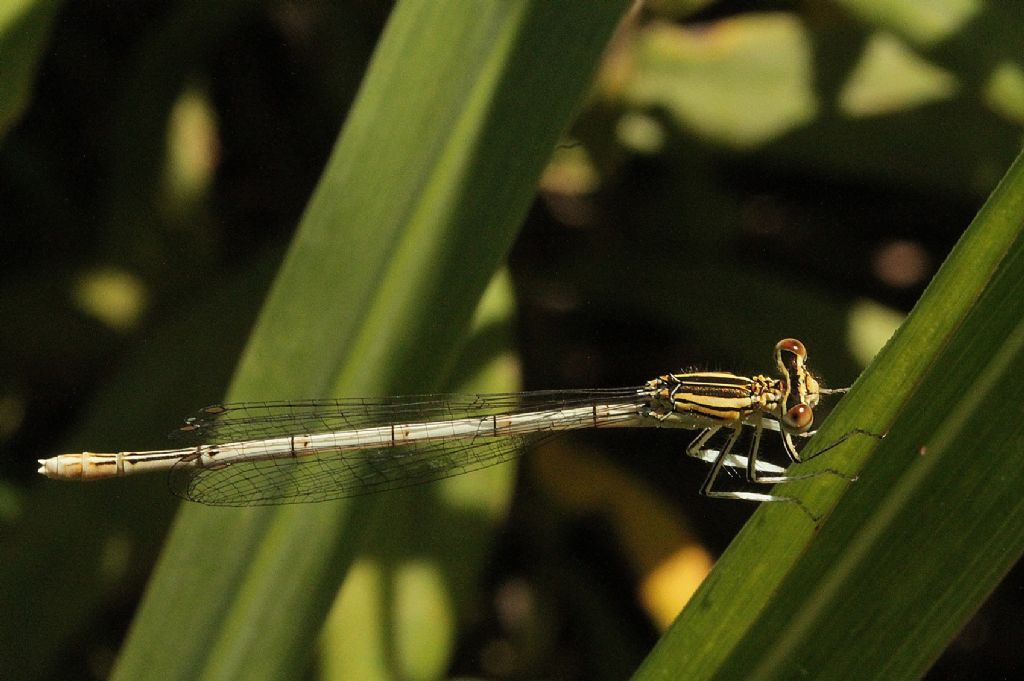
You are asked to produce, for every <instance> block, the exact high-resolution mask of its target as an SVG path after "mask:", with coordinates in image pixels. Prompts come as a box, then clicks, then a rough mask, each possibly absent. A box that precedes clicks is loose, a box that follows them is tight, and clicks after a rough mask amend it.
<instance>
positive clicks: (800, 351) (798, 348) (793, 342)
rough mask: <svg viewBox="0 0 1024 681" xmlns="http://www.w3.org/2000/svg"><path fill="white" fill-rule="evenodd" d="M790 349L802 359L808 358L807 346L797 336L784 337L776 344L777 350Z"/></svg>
mask: <svg viewBox="0 0 1024 681" xmlns="http://www.w3.org/2000/svg"><path fill="white" fill-rule="evenodd" d="M780 350H788V351H789V352H792V353H793V354H794V355H796V356H797V357H799V358H800V359H807V348H805V347H804V344H803V343H801V342H800V341H798V340H797V339H796V338H783V339H782V340H780V341H779V342H778V343H776V344H775V351H776V352H778V351H780Z"/></svg>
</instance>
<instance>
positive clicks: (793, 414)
mask: <svg viewBox="0 0 1024 681" xmlns="http://www.w3.org/2000/svg"><path fill="white" fill-rule="evenodd" d="M813 422H814V412H813V411H811V408H810V407H808V406H807V405H806V404H798V405H796V406H793V407H790V408H789V411H787V412H786V413H785V414H783V415H782V423H783V424H784V425H785V426H786V428H788V429H789V430H795V431H797V432H799V431H802V430H806V429H807V428H809V427H810V426H811V424H812V423H813Z"/></svg>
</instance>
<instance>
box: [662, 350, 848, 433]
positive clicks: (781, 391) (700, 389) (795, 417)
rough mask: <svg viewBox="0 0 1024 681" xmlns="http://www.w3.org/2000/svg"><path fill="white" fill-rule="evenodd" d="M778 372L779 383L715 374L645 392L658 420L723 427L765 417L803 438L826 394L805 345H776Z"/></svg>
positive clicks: (670, 378)
mask: <svg viewBox="0 0 1024 681" xmlns="http://www.w3.org/2000/svg"><path fill="white" fill-rule="evenodd" d="M775 366H776V367H777V368H778V370H779V372H780V373H781V374H782V378H780V379H773V378H769V377H767V376H760V375H758V376H753V377H750V378H748V377H746V376H737V375H736V374H729V373H724V372H713V371H697V372H692V373H679V374H665V375H664V376H658V377H657V378H655V379H653V380H651V381H648V382H647V384H646V386H645V387H646V389H647V390H648V391H650V394H651V397H652V405H651V411H652V413H653V414H654V415H656V416H659V417H667V416H668V415H670V414H672V413H677V414H685V415H689V416H700V417H704V418H708V419H712V420H715V421H721V422H738V421H743V420H745V419H746V418H747V417H749V416H751V415H752V414H753V413H754V412H762V413H764V414H769V415H771V416H774V417H775V418H777V419H778V420H779V421H780V422H781V423H782V426H783V428H784V430H786V431H787V432H790V433H800V432H804V431H806V430H808V429H809V428H810V427H811V424H812V423H813V421H814V412H813V409H814V407H815V406H817V404H818V400H819V399H820V397H821V392H822V389H821V386H820V384H819V383H818V381H817V380H816V379H815V378H814V376H813V375H812V374H811V372H810V371H809V370H808V369H807V349H806V348H805V347H804V344H803V343H801V342H800V341H798V340H796V339H794V338H785V339H783V340H781V341H779V342H778V343H776V345H775ZM831 392H834V391H831Z"/></svg>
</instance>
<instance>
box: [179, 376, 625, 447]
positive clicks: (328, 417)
mask: <svg viewBox="0 0 1024 681" xmlns="http://www.w3.org/2000/svg"><path fill="white" fill-rule="evenodd" d="M642 392H643V389H642V388H637V387H632V388H610V389H597V390H535V391H529V392H521V393H493V394H486V395H461V394H436V395H401V396H395V397H372V398H363V397H352V398H333V399H321V400H301V401H292V402H236V403H228V404H215V405H211V406H209V407H204V408H203V409H200V410H199V412H198V413H197V414H196V415H195V416H194V417H192V418H189V419H186V421H185V425H183V426H182V427H181V428H179V429H178V430H176V431H174V432H173V433H171V437H172V438H174V439H185V440H188V441H190V442H196V443H199V442H206V443H215V442H238V441H242V440H259V439H264V438H271V437H279V436H287V435H311V434H315V433H328V432H334V431H340V430H354V429H356V428H371V427H374V426H385V425H390V424H393V423H394V424H399V423H423V422H428V421H442V420H450V419H452V420H453V419H461V418H472V417H479V416H489V415H492V414H515V413H521V412H525V411H540V410H545V409H569V408H572V407H579V406H585V405H589V404H594V403H601V404H624V403H630V402H635V401H636V400H637V399H638V396H642Z"/></svg>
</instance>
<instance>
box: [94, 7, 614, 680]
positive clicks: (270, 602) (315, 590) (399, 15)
mask: <svg viewBox="0 0 1024 681" xmlns="http://www.w3.org/2000/svg"><path fill="white" fill-rule="evenodd" d="M625 5H626V3H625V2H623V1H615V2H612V1H608V2H600V3H594V2H583V1H577V2H569V3H559V4H558V5H557V6H555V5H553V4H552V3H546V2H540V1H533V2H530V1H525V0H523V1H518V2H502V3H479V2H468V1H466V0H444V1H436V0H430V1H427V0H407V1H406V2H401V3H399V4H398V6H397V7H396V9H395V10H394V13H393V15H392V17H391V19H390V21H389V24H388V27H387V29H386V31H385V35H384V36H383V38H382V39H381V42H380V45H379V46H378V50H377V53H376V55H375V57H374V59H373V63H372V65H371V68H370V71H369V73H368V75H367V77H366V80H365V82H364V85H363V88H362V90H361V92H360V95H359V98H358V100H357V102H356V104H355V107H354V109H353V111H352V113H351V115H350V117H349V120H348V121H347V122H346V126H345V130H344V133H343V135H342V137H341V139H340V140H339V142H338V145H337V148H336V149H335V151H334V154H333V155H332V157H331V160H330V162H329V164H328V167H327V169H326V170H325V172H324V175H323V177H322V180H321V182H320V185H319V186H318V188H317V191H316V193H315V195H314V196H313V198H312V200H311V201H310V204H309V206H308V209H307V211H306V214H305V216H304V218H303V221H302V225H301V227H300V230H299V233H298V235H297V236H296V239H295V241H294V242H293V244H292V247H291V249H290V251H289V254H288V256H287V258H286V261H285V264H284V266H283V267H282V270H281V272H280V274H279V276H278V279H277V281H276V282H275V285H274V288H273V290H272V292H271V295H270V297H269V299H268V301H267V303H266V305H265V306H264V308H263V311H262V313H261V316H260V320H259V323H258V325H257V328H256V330H255V331H254V333H253V336H252V338H251V339H250V343H249V346H248V349H247V351H246V353H245V355H244V357H243V360H242V363H241V366H240V368H239V370H238V373H237V375H236V379H235V382H234V384H233V387H232V389H231V391H230V395H229V397H230V399H232V400H237V399H260V398H267V397H269V396H273V397H274V398H289V397H297V396H316V395H324V394H330V393H335V394H360V393H383V392H390V391H397V390H401V391H404V392H415V391H421V390H426V389H431V388H435V387H437V386H438V385H440V384H441V383H442V381H443V380H444V378H445V376H446V375H447V373H448V372H449V367H450V363H451V361H452V358H453V357H454V356H455V351H456V350H457V349H458V347H459V345H460V343H461V342H462V339H463V337H464V335H465V332H466V329H467V327H468V324H469V320H470V316H471V314H472V312H473V309H474V307H475V306H476V303H477V301H478V299H479V297H480V295H481V293H482V291H483V289H484V287H485V285H486V283H487V282H488V280H490V278H491V276H492V274H493V273H494V271H495V269H496V268H497V266H498V265H499V263H500V262H501V260H502V258H503V257H504V254H505V253H506V251H507V249H508V247H509V245H510V243H511V241H512V238H513V237H514V235H515V233H516V229H517V227H518V225H519V222H520V221H521V219H522V217H523V215H524V214H525V211H526V209H527V207H528V205H529V202H530V200H531V198H532V196H533V191H534V184H535V182H536V178H537V176H538V174H539V173H540V170H541V168H542V167H543V164H544V162H545V160H546V158H547V156H548V154H549V152H550V149H551V148H552V147H553V145H554V144H555V142H556V140H557V138H558V135H559V134H560V132H561V130H562V129H563V128H564V127H565V126H566V124H567V122H568V120H569V116H570V114H571V113H572V111H573V107H574V105H575V103H576V102H577V101H578V100H579V98H580V97H581V96H582V94H583V93H584V91H585V88H586V86H587V84H588V83H589V80H590V77H591V74H592V72H593V70H594V69H595V67H596V64H597V62H598V59H599V57H600V55H601V52H602V49H603V46H604V44H605V43H606V41H607V40H608V37H609V35H610V34H611V31H612V29H613V28H614V26H615V23H616V21H617V20H618V17H619V16H620V15H621V13H622V11H623V10H624V7H625ZM382 503H387V502H386V501H384V500H380V499H375V500H369V501H366V502H360V503H352V504H346V503H341V502H338V503H329V504H321V505H317V506H312V507H310V506H295V507H284V508H279V509H265V508H260V509H232V510H213V509H207V508H200V507H196V506H186V507H184V508H183V509H182V511H181V513H180V514H179V516H178V518H177V521H176V523H175V526H174V528H173V530H172V533H171V537H170V539H169V541H168V543H167V546H166V549H165V551H164V554H163V556H162V558H161V561H160V563H159V565H158V567H157V570H156V572H155V574H154V576H153V579H152V581H151V584H150V586H149V589H148V592H147V594H146V597H145V600H144V602H143V604H142V606H141V608H140V610H139V613H138V616H137V619H136V621H135V623H134V625H133V628H132V631H131V633H130V635H129V639H128V641H127V643H126V645H125V648H124V650H123V652H122V655H121V657H120V659H119V660H118V664H117V667H116V669H115V674H114V678H122V679H135V678H143V677H154V676H159V677H161V678H183V679H184V678H189V679H192V678H246V679H257V678H281V677H282V676H285V675H289V674H294V673H295V669H297V668H302V667H303V665H304V663H306V662H308V660H309V658H310V655H311V642H312V641H315V640H316V636H317V632H318V631H319V630H320V627H321V625H322V622H323V619H324V617H325V615H326V613H327V610H328V608H329V606H330V605H331V602H332V600H333V596H334V594H335V592H336V590H337V586H338V583H339V581H340V579H341V576H342V575H344V572H345V568H346V566H347V565H348V564H349V563H350V561H351V560H352V558H353V556H354V555H355V553H356V550H357V547H358V546H359V544H360V541H359V540H360V536H361V534H362V533H363V532H365V531H366V529H367V528H368V527H369V521H370V519H371V518H372V517H374V515H375V507H376V506H377V505H379V504H382ZM415 521H416V516H415V515H412V516H410V517H408V518H407V519H406V521H405V522H407V523H415ZM168 632H173V635H172V638H173V643H174V644H173V645H172V646H168V645H167V637H168Z"/></svg>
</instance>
